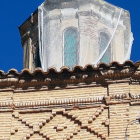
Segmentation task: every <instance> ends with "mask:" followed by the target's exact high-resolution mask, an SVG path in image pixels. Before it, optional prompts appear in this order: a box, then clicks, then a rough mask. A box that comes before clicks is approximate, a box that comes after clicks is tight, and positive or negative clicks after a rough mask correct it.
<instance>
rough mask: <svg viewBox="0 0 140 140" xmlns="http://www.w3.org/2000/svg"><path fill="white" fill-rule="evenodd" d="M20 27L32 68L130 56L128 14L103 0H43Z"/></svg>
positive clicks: (121, 59)
mask: <svg viewBox="0 0 140 140" xmlns="http://www.w3.org/2000/svg"><path fill="white" fill-rule="evenodd" d="M19 30H20V34H21V38H22V45H23V49H24V68H29V69H30V70H32V71H33V70H34V69H35V68H36V67H41V68H42V69H43V70H44V71H47V69H48V68H50V67H55V68H56V69H57V70H60V68H61V67H62V66H68V67H69V68H70V69H72V68H73V67H74V66H75V65H80V66H83V67H84V66H85V65H86V64H93V65H94V66H96V65H98V63H100V62H104V63H106V64H109V63H110V62H112V61H118V62H120V63H123V62H124V61H125V60H129V59H130V54H131V46H132V42H133V35H132V33H131V24H130V14H129V12H128V11H126V10H123V9H121V8H119V7H116V6H114V5H112V4H109V3H107V2H105V1H103V0H86V1H85V0H57V1H56V0H46V1H44V3H42V4H41V5H40V6H39V7H38V10H36V11H35V12H34V13H33V14H32V15H31V16H30V17H29V18H28V19H27V20H26V21H25V22H24V23H23V24H22V25H21V26H20V27H19Z"/></svg>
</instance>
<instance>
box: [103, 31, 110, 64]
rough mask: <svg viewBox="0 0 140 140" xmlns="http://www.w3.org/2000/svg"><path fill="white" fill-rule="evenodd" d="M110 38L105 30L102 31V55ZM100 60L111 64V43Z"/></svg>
mask: <svg viewBox="0 0 140 140" xmlns="http://www.w3.org/2000/svg"><path fill="white" fill-rule="evenodd" d="M109 40H110V38H109V36H108V35H107V34H106V33H104V32H101V33H100V55H101V54H102V52H103V51H104V50H105V48H106V47H107V45H108V42H109ZM100 62H104V63H106V64H109V63H110V62H111V45H109V46H108V49H107V50H106V52H105V54H104V55H103V57H102V58H101V60H100Z"/></svg>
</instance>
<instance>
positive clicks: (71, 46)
mask: <svg viewBox="0 0 140 140" xmlns="http://www.w3.org/2000/svg"><path fill="white" fill-rule="evenodd" d="M77 49H78V32H77V29H76V28H72V27H70V28H68V29H66V30H65V31H64V66H68V67H69V68H70V69H72V68H73V67H74V66H75V65H76V64H77Z"/></svg>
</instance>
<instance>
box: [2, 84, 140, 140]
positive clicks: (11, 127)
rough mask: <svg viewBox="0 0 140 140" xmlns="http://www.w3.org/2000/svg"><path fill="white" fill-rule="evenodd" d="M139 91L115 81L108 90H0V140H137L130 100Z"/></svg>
mask: <svg viewBox="0 0 140 140" xmlns="http://www.w3.org/2000/svg"><path fill="white" fill-rule="evenodd" d="M139 90H140V88H139V85H136V84H133V85H129V84H128V83H116V84H109V85H108V87H103V86H93V87H81V88H71V89H61V90H60V89H59V90H46V91H40V90H38V91H34V92H29V91H26V92H24V91H21V92H14V91H5V92H4V91H3V92H1V93H0V97H1V98H0V140H24V139H25V140H26V139H31V140H32V139H33V140H46V139H47V140H63V139H66V140H78V139H79V140H81V139H83V140H93V139H94V140H115V139H116V140H124V139H126V140H127V139H130V140H139V137H140V136H139V135H140V133H139V132H140V124H139V123H138V121H137V120H136V119H137V118H139V116H140V106H139V104H140V103H139V100H138V99H131V96H132V95H137V96H138V94H139ZM124 94H125V96H126V97H125V98H123V95H124ZM119 95H120V96H119ZM112 97H113V98H112ZM137 98H138V97H137ZM107 100H108V101H107Z"/></svg>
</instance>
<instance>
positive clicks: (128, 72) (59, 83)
mask: <svg viewBox="0 0 140 140" xmlns="http://www.w3.org/2000/svg"><path fill="white" fill-rule="evenodd" d="M139 66H140V63H139V62H136V63H133V62H132V61H125V62H124V63H123V64H119V63H118V62H115V61H114V62H111V63H110V65H107V64H105V63H100V64H99V65H98V66H97V67H94V66H93V65H90V64H88V65H86V66H85V67H81V66H75V67H74V68H73V69H72V70H70V69H69V68H68V67H62V68H61V70H60V71H57V70H56V69H55V68H50V69H48V71H47V72H44V71H43V70H42V69H41V68H37V69H35V70H34V72H31V71H30V70H29V69H23V70H22V71H21V73H18V71H17V70H15V69H11V70H9V71H8V73H4V71H0V89H2V88H5V87H15V86H16V87H19V88H29V87H34V86H35V87H38V88H42V87H43V86H45V87H47V88H48V89H53V88H56V87H59V88H66V87H67V86H68V85H78V84H79V83H83V84H85V85H89V84H91V83H98V84H102V85H106V84H107V83H108V82H112V81H114V80H116V81H117V82H119V81H122V80H126V81H128V79H129V81H130V80H131V81H133V80H134V81H139V80H140V68H139Z"/></svg>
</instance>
